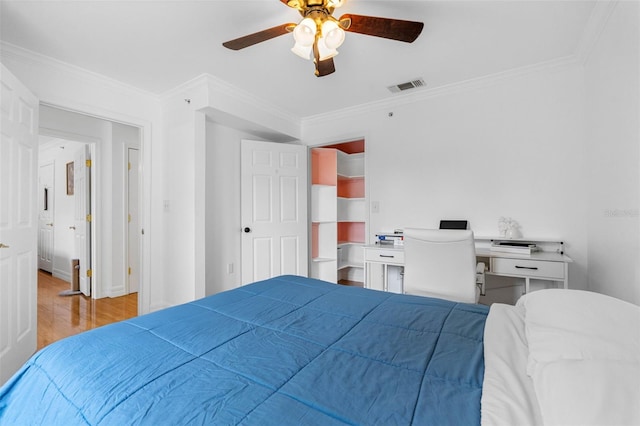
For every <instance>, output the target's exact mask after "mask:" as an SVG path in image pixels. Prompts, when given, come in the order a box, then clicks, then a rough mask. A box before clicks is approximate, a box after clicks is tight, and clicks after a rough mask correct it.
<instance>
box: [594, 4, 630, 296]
mask: <svg viewBox="0 0 640 426" xmlns="http://www.w3.org/2000/svg"><path fill="white" fill-rule="evenodd" d="M639 9H640V4H639V3H638V2H618V4H617V5H616V7H615V9H614V11H613V13H612V15H611V16H610V18H609V21H608V23H607V25H606V27H605V28H604V30H603V32H602V34H601V36H600V38H599V40H598V42H597V44H596V45H595V47H594V49H593V50H592V51H591V54H590V55H589V58H588V60H587V62H586V64H585V76H586V77H585V87H586V114H587V131H586V148H587V169H588V171H589V173H588V176H589V179H588V181H587V185H588V197H589V204H588V217H589V223H588V259H589V289H590V290H593V291H597V292H600V293H604V294H609V295H611V296H615V297H618V298H621V299H624V300H628V301H630V302H632V303H635V304H640V213H639V212H640V122H639V116H640V107H639V104H638V103H639V94H640V85H639V83H640V66H639V63H640V54H639V52H640V45H639V40H640V34H639V33H638V22H639V21H640V11H639Z"/></svg>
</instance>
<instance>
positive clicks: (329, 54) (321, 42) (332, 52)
mask: <svg viewBox="0 0 640 426" xmlns="http://www.w3.org/2000/svg"><path fill="white" fill-rule="evenodd" d="M318 54H319V57H320V60H321V61H324V60H327V59H329V58H333V57H334V56H336V55H337V54H338V51H337V50H336V49H335V48H331V47H329V46H327V43H326V40H325V38H324V37H320V38H319V39H318Z"/></svg>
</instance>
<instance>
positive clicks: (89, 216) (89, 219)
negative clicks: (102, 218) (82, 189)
mask: <svg viewBox="0 0 640 426" xmlns="http://www.w3.org/2000/svg"><path fill="white" fill-rule="evenodd" d="M87 222H91V214H88V215H87Z"/></svg>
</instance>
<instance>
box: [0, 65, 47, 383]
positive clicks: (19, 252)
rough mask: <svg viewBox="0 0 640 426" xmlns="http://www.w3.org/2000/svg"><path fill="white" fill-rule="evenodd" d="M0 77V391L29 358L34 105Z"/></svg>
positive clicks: (34, 263) (33, 320) (32, 337)
mask: <svg viewBox="0 0 640 426" xmlns="http://www.w3.org/2000/svg"><path fill="white" fill-rule="evenodd" d="M0 66H1V72H0V79H1V82H0V116H1V126H0V385H2V384H3V383H4V382H6V381H7V380H8V379H9V378H10V377H11V376H12V375H13V374H14V373H15V372H16V371H17V370H18V369H19V368H20V366H21V365H22V364H23V363H24V362H25V361H26V360H27V359H28V358H29V357H30V356H31V355H32V354H33V353H34V352H35V350H36V346H37V285H38V276H37V268H38V201H37V190H38V182H37V178H36V175H37V170H38V99H37V98H36V97H35V96H34V95H33V94H32V93H31V92H30V91H29V90H28V89H27V88H26V87H25V86H24V85H23V84H22V83H20V81H19V80H18V79H17V78H16V77H15V76H14V75H13V74H11V73H10V72H9V70H7V68H5V67H4V65H0Z"/></svg>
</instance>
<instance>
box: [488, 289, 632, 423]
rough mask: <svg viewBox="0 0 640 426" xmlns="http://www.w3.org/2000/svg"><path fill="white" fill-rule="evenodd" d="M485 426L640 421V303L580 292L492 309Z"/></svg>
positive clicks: (545, 294) (535, 296)
mask: <svg viewBox="0 0 640 426" xmlns="http://www.w3.org/2000/svg"><path fill="white" fill-rule="evenodd" d="M484 343H485V346H484V354H485V375H484V384H483V393H482V401H481V402H482V408H481V410H482V411H481V415H482V417H481V418H482V424H483V425H485V426H487V425H542V424H544V425H563V426H566V425H598V426H600V425H640V404H638V401H640V307H638V306H636V305H633V304H630V303H627V302H623V301H621V300H618V299H614V298H612V297H609V296H605V295H602V294H597V293H593V292H586V291H579V290H562V289H555V290H541V291H536V292H533V293H530V294H528V295H526V296H523V297H522V298H521V299H520V300H519V301H518V303H517V304H516V306H510V305H502V304H494V305H492V306H491V310H490V312H489V316H488V318H487V322H486V325H485V334H484Z"/></svg>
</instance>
